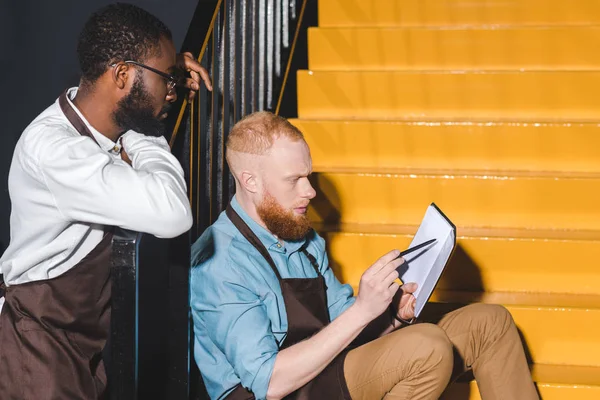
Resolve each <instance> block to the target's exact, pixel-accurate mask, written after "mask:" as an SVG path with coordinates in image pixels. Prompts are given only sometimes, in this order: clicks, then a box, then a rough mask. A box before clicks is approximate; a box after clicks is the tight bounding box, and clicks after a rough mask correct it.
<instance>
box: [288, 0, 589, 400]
mask: <svg viewBox="0 0 600 400" xmlns="http://www.w3.org/2000/svg"><path fill="white" fill-rule="evenodd" d="M298 115H299V118H298V119H297V120H294V121H293V123H294V124H296V125H297V126H298V127H300V129H302V131H303V132H304V133H305V135H306V138H307V141H308V143H309V145H310V147H311V151H312V155H313V161H314V170H315V171H316V172H317V173H316V176H315V179H314V181H315V184H316V186H317V190H318V193H319V194H318V196H317V199H315V200H314V201H313V205H312V208H311V210H310V213H311V218H312V219H313V220H314V221H315V223H316V225H317V226H318V227H319V229H320V230H321V232H323V234H324V236H325V237H326V238H327V240H328V246H329V250H330V257H331V261H332V263H333V264H334V266H335V268H336V270H337V273H338V276H339V277H340V278H341V279H342V280H343V281H345V282H348V283H350V284H352V285H354V286H356V285H357V284H358V281H359V279H360V276H361V274H362V272H363V271H364V269H365V268H366V267H367V266H368V265H370V264H371V263H372V262H373V261H374V260H375V259H377V258H378V257H379V256H380V255H381V254H383V253H384V252H386V251H388V250H389V249H391V248H400V249H402V248H405V247H406V246H407V245H408V243H409V242H410V239H411V235H412V234H414V232H415V231H416V226H417V225H418V223H419V222H420V220H421V218H422V216H423V213H424V212H425V208H426V207H427V205H428V204H429V203H430V202H432V201H435V202H436V203H437V204H438V205H439V206H440V207H441V208H442V209H443V210H444V211H445V212H446V213H447V215H448V216H449V217H450V218H451V219H452V220H453V221H454V222H455V223H456V224H457V226H458V235H459V247H458V249H457V250H456V253H455V255H454V257H453V259H452V261H451V264H450V265H449V266H448V270H447V272H446V273H445V274H444V277H443V278H442V281H441V282H440V285H439V287H438V290H437V291H436V293H435V294H434V299H433V300H434V301H435V302H438V303H459V304H462V303H469V302H475V301H480V302H487V303H497V304H504V305H505V306H506V307H508V308H509V309H510V311H511V312H512V314H513V316H514V318H515V320H516V322H517V324H518V326H519V329H520V330H521V332H522V334H523V338H524V342H525V345H526V347H527V350H528V353H529V355H530V358H531V361H532V374H533V377H534V380H535V381H536V384H537V387H538V389H539V392H540V395H541V397H542V398H543V399H544V400H554V399H582V400H587V399H600V268H598V267H599V266H600V262H599V260H600V196H599V195H600V125H599V124H600V2H599V1H597V0H569V1H565V0H319V27H318V28H314V29H310V30H309V70H308V71H300V72H299V73H298ZM445 398H447V399H461V400H464V399H467V398H468V399H479V398H480V397H479V394H478V391H477V390H476V384H475V383H474V382H471V383H458V384H455V385H453V387H452V388H451V389H450V390H449V393H447V395H446V396H445Z"/></svg>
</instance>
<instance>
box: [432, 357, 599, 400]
mask: <svg viewBox="0 0 600 400" xmlns="http://www.w3.org/2000/svg"><path fill="white" fill-rule="evenodd" d="M531 375H532V377H533V379H534V382H536V386H537V388H538V391H539V393H540V395H541V397H542V399H543V400H566V399H569V400H570V399H577V400H597V399H598V398H600V368H598V367H587V366H576V365H547V364H534V365H533V366H532V371H531ZM441 399H442V400H481V396H480V395H479V389H478V388H477V383H476V382H475V381H471V382H468V383H466V382H457V383H454V384H452V385H451V386H450V387H449V388H448V389H447V390H446V392H444V395H443V396H442V397H441Z"/></svg>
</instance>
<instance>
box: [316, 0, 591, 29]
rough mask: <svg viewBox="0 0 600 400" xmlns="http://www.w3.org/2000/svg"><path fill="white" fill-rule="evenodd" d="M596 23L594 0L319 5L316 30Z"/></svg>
mask: <svg viewBox="0 0 600 400" xmlns="http://www.w3.org/2000/svg"><path fill="white" fill-rule="evenodd" d="M598 22H600V4H599V3H598V2H597V1H595V0H571V1H564V0H486V1H464V0H445V1H440V0H370V1H364V0H319V26H431V25H435V26H445V25H449V26H461V25H548V24H594V23H598Z"/></svg>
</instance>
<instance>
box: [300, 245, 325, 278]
mask: <svg viewBox="0 0 600 400" xmlns="http://www.w3.org/2000/svg"><path fill="white" fill-rule="evenodd" d="M302 253H304V255H305V256H306V258H308V261H310V265H312V267H313V268H314V269H315V272H316V273H317V276H321V272H320V271H319V263H318V262H317V259H316V258H315V256H313V255H312V254H310V253H309V252H308V251H307V250H306V249H305V248H304V247H303V248H302Z"/></svg>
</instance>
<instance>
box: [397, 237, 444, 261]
mask: <svg viewBox="0 0 600 400" xmlns="http://www.w3.org/2000/svg"><path fill="white" fill-rule="evenodd" d="M436 240H437V239H431V240H428V241H426V242H423V243H421V244H418V245H416V246H415V247H411V248H410V249H407V250H404V251H401V252H400V257H404V256H405V255H407V254H410V253H412V252H413V251H415V250H419V249H420V248H423V247H425V246H427V245H429V244H431V243H433V242H435V241H436Z"/></svg>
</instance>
